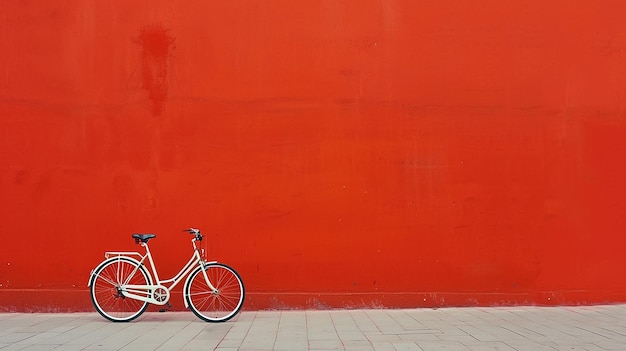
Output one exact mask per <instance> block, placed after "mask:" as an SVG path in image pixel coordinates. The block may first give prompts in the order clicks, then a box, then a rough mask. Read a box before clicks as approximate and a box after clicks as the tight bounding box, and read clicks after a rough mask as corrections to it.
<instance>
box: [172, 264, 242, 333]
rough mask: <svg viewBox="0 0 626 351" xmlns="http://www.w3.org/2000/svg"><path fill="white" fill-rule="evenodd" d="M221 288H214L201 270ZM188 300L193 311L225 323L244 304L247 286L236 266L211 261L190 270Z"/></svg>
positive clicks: (203, 316) (214, 320) (201, 317)
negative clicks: (245, 286) (201, 266)
mask: <svg viewBox="0 0 626 351" xmlns="http://www.w3.org/2000/svg"><path fill="white" fill-rule="evenodd" d="M203 269H204V270H205V271H206V273H207V276H208V277H209V281H210V282H211V284H213V286H214V287H215V288H216V289H217V290H218V291H217V292H213V291H211V289H210V288H209V286H208V285H207V283H206V281H205V280H204V274H202V270H203ZM184 289H185V299H186V300H187V304H188V306H189V308H190V309H191V311H193V313H194V314H195V315H196V316H197V317H198V318H200V319H202V320H204V321H206V322H215V323H219V322H225V321H227V320H229V319H231V318H233V317H234V316H235V315H236V314H237V313H239V311H240V310H241V307H242V306H243V301H244V299H245V288H244V285H243V281H242V280H241V277H240V276H239V273H237V272H236V271H235V270H234V269H232V268H231V267H229V266H227V265H225V264H222V263H209V264H206V265H205V266H204V267H203V268H200V267H198V268H196V269H195V270H194V271H193V272H191V273H190V275H189V278H188V279H187V282H186V284H185V288H184Z"/></svg>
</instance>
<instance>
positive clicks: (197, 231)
mask: <svg viewBox="0 0 626 351" xmlns="http://www.w3.org/2000/svg"><path fill="white" fill-rule="evenodd" d="M183 232H188V233H189V234H192V235H195V236H196V240H200V241H201V240H202V234H200V229H196V228H189V229H183Z"/></svg>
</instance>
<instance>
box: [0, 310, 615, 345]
mask: <svg viewBox="0 0 626 351" xmlns="http://www.w3.org/2000/svg"><path fill="white" fill-rule="evenodd" d="M8 350H125V351H133V350H220V351H234V350H250V351H252V350H287V351H298V350H348V351H370V350H385V351H403V350H424V351H429V350H472V351H482V350H504V351H515V350H518V351H521V350H528V351H531V350H532V351H541V350H550V351H554V350H586V351H605V350H615V351H618V350H626V305H605V306H582V307H491V308H482V307H472V308H442V309H411V310H407V309H403V310H331V311H260V312H254V311H244V312H242V313H241V314H239V315H238V316H237V317H235V318H234V319H233V320H231V321H228V322H226V323H221V324H211V323H206V322H203V321H201V320H199V319H198V318H196V317H195V316H194V315H193V313H191V312H166V313H145V314H144V315H142V316H141V317H140V318H139V319H137V320H135V321H133V322H130V323H111V322H108V321H106V320H105V319H103V318H102V317H100V315H98V314H97V313H95V312H94V313H34V314H22V313H5V314H0V351H8Z"/></svg>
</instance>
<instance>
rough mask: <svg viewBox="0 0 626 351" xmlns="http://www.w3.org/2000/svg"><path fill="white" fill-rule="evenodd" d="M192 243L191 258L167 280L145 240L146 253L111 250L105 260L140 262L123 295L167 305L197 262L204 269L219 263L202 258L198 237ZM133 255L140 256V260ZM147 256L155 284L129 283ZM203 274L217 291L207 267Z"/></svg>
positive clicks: (142, 243)
mask: <svg viewBox="0 0 626 351" xmlns="http://www.w3.org/2000/svg"><path fill="white" fill-rule="evenodd" d="M191 243H192V245H193V248H194V252H193V255H192V256H191V258H190V259H189V261H187V264H185V265H184V266H183V268H182V269H181V270H180V271H179V272H178V273H177V274H176V275H175V276H174V277H173V278H171V279H166V280H160V279H159V274H158V272H157V270H156V266H155V265H154V261H153V260H152V254H151V253H150V248H149V247H148V243H144V242H141V243H140V245H141V246H142V247H144V248H145V249H146V254H145V255H142V254H140V253H139V252H129V251H126V252H125V251H120V252H115V251H110V252H105V254H104V257H105V258H106V260H105V262H107V261H108V260H109V259H115V258H118V259H119V261H121V260H122V258H126V259H130V260H131V261H133V262H135V263H138V264H137V267H136V268H135V269H134V270H133V271H132V272H131V273H130V275H129V276H128V278H126V281H125V282H123V283H122V284H121V286H120V287H119V289H120V292H121V293H122V295H123V296H125V297H128V298H131V299H135V300H140V301H145V302H149V303H153V304H155V305H165V304H167V303H168V302H169V299H170V292H171V291H172V289H174V287H176V285H178V283H180V282H181V280H182V279H183V278H184V277H185V276H187V280H186V281H185V286H186V285H187V284H189V279H190V276H189V273H191V271H192V270H193V269H194V268H195V267H196V264H198V266H199V267H200V268H201V269H202V267H203V266H206V265H207V264H211V263H217V261H209V262H207V261H204V260H203V259H202V256H201V254H200V250H202V254H204V249H199V248H198V247H197V246H196V238H193V239H192V240H191ZM133 257H139V260H137V259H135V258H133ZM146 258H147V259H148V262H149V263H150V268H151V271H152V276H153V278H154V283H155V284H151V285H133V284H127V283H128V282H129V281H130V279H131V278H132V277H133V276H134V275H135V274H136V273H137V270H138V269H139V267H140V266H141V265H144V263H145V261H146ZM96 270H97V269H96ZM96 270H94V271H96ZM92 274H93V273H92ZM148 274H150V272H148ZM202 275H203V276H204V279H205V281H206V283H207V285H208V287H209V288H210V289H211V290H212V291H213V293H217V292H218V290H217V289H216V288H215V287H214V286H213V284H211V282H210V281H209V277H208V276H207V274H206V270H205V269H202ZM118 280H119V278H118ZM90 281H93V277H92V279H90ZM111 283H112V284H113V285H117V284H116V283H115V282H111ZM170 283H171V284H170ZM163 284H170V285H169V286H164V285H163ZM183 300H184V302H185V307H189V306H188V303H187V299H186V298H185V296H183Z"/></svg>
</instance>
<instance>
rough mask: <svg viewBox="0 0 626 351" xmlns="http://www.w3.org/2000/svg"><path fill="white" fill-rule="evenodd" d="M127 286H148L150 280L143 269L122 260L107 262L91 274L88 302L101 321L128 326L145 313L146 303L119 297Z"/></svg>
mask: <svg viewBox="0 0 626 351" xmlns="http://www.w3.org/2000/svg"><path fill="white" fill-rule="evenodd" d="M127 284H132V285H150V284H152V280H151V279H150V276H149V275H148V273H146V270H145V269H144V267H143V266H141V265H139V264H137V263H136V262H135V261H133V260H131V259H128V258H124V257H117V258H113V259H110V260H109V262H107V263H105V264H104V265H102V266H101V267H100V268H99V269H98V270H97V271H96V272H94V276H93V281H92V283H91V287H90V289H91V301H92V302H93V305H94V307H95V308H96V311H98V313H100V314H101V315H102V317H104V318H106V319H108V320H110V321H113V322H128V321H131V320H133V319H135V318H137V317H139V315H141V314H142V313H143V312H144V311H145V310H146V308H147V307H148V302H145V301H139V300H135V299H132V298H130V297H126V296H124V295H122V286H123V285H127Z"/></svg>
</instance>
